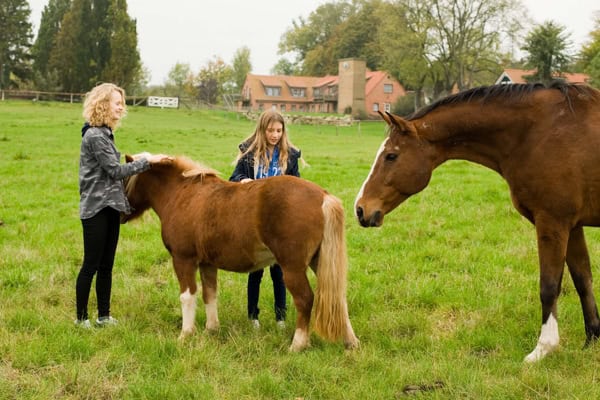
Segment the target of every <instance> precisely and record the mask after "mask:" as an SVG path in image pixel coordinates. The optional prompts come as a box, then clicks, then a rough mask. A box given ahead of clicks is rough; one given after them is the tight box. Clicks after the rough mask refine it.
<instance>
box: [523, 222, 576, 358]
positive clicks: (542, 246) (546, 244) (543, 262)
mask: <svg viewBox="0 0 600 400" xmlns="http://www.w3.org/2000/svg"><path fill="white" fill-rule="evenodd" d="M542 222H548V221H543V218H539V219H537V218H536V231H537V241H538V255H539V261H540V300H541V302H542V329H541V332H540V337H539V339H538V342H537V345H536V346H535V349H533V351H532V352H531V353H529V354H528V355H527V357H525V362H536V361H539V360H541V359H542V358H544V357H546V355H548V354H549V353H551V352H553V351H554V350H556V349H557V348H558V345H559V341H560V337H559V335H558V321H557V313H556V308H557V300H558V295H559V294H560V288H561V283H562V276H563V271H564V262H565V258H566V253H567V240H568V232H569V231H568V230H566V229H558V227H557V225H558V224H556V223H554V224H549V223H546V224H543V223H542Z"/></svg>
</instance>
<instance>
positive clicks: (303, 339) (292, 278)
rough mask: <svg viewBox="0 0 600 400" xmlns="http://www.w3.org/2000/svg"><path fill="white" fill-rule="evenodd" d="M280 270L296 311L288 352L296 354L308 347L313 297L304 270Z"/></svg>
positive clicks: (282, 266)
mask: <svg viewBox="0 0 600 400" xmlns="http://www.w3.org/2000/svg"><path fill="white" fill-rule="evenodd" d="M281 268H282V269H283V280H284V282H285V287H286V288H287V289H288V290H289V292H290V294H291V295H292V299H293V300H294V305H295V306H296V311H297V313H296V314H297V316H296V331H295V332H294V338H293V339H292V344H291V345H290V351H293V352H297V351H301V350H304V349H305V348H307V347H308V346H310V336H309V331H308V328H309V325H310V314H311V311H312V306H313V301H314V295H313V292H312V289H311V288H310V284H309V283H308V278H307V277H306V270H301V271H293V272H290V271H287V270H286V269H285V266H284V265H281Z"/></svg>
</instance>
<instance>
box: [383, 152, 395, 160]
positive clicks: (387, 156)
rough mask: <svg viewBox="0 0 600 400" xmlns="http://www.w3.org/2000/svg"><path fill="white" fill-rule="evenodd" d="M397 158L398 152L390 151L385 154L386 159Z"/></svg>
mask: <svg viewBox="0 0 600 400" xmlns="http://www.w3.org/2000/svg"><path fill="white" fill-rule="evenodd" d="M396 158H398V154H394V153H388V154H386V155H385V161H394V160H395V159H396Z"/></svg>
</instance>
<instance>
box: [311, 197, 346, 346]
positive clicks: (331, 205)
mask: <svg viewBox="0 0 600 400" xmlns="http://www.w3.org/2000/svg"><path fill="white" fill-rule="evenodd" d="M322 209H323V215H324V216H325V227H324V230H323V231H324V232H323V242H322V243H321V249H320V251H319V262H318V264H317V271H316V272H317V289H316V299H315V302H316V305H315V331H316V332H317V333H318V334H319V335H320V336H322V337H323V338H324V339H327V340H337V339H339V338H340V337H344V338H346V336H347V334H348V328H349V325H350V321H349V319H348V305H347V303H346V275H347V269H348V259H347V255H346V236H345V232H344V208H343V207H342V203H341V201H340V200H339V199H337V198H336V197H335V196H332V195H330V194H327V195H325V197H324V199H323V205H322ZM350 329H351V328H350ZM352 336H353V334H352Z"/></svg>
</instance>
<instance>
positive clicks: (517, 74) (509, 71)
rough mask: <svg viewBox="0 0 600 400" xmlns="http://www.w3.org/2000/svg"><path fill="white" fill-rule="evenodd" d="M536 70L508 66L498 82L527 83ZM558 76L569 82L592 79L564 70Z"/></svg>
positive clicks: (581, 81)
mask: <svg viewBox="0 0 600 400" xmlns="http://www.w3.org/2000/svg"><path fill="white" fill-rule="evenodd" d="M535 72H536V70H535V69H517V68H506V69H505V70H504V71H502V74H500V76H499V77H498V79H497V80H496V84H499V83H527V80H526V77H527V76H531V75H533V74H535ZM557 78H562V79H564V80H565V81H566V82H568V83H587V82H588V81H589V79H590V76H589V75H587V74H581V73H570V72H564V73H562V74H560V76H557Z"/></svg>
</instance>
